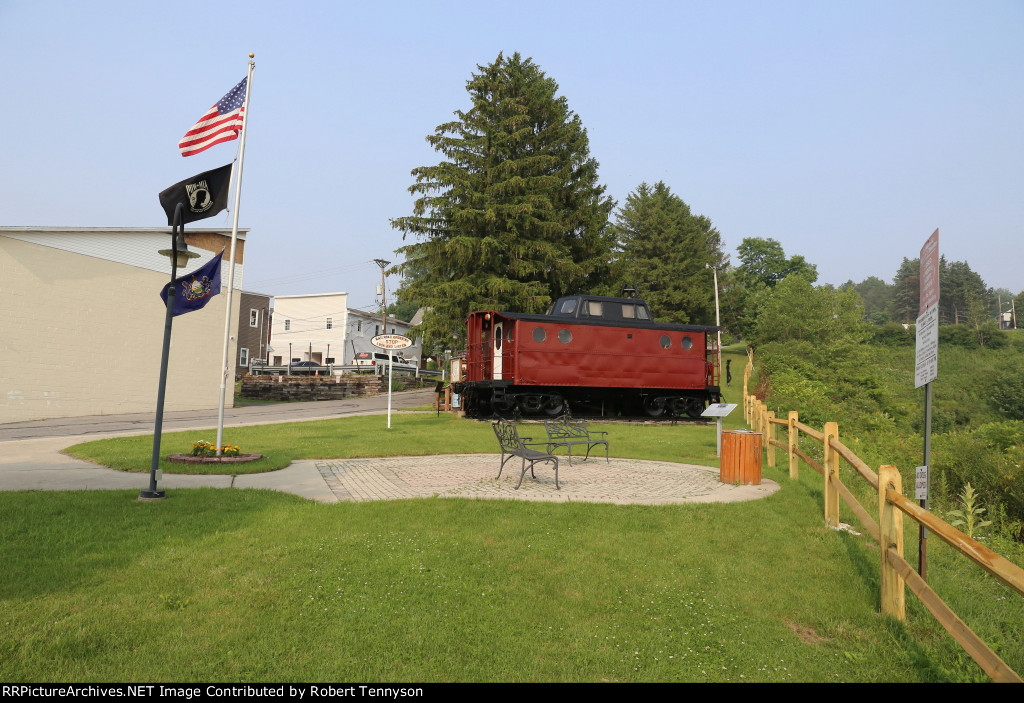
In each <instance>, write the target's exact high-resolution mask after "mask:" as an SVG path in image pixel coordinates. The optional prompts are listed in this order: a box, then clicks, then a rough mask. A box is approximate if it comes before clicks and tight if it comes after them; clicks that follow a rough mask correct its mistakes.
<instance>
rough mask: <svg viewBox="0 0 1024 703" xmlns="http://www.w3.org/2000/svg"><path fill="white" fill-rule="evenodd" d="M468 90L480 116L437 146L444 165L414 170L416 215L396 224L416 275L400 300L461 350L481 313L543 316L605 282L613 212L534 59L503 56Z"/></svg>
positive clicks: (441, 339)
mask: <svg viewBox="0 0 1024 703" xmlns="http://www.w3.org/2000/svg"><path fill="white" fill-rule="evenodd" d="M477 69H478V70H479V73H476V74H473V75H472V77H471V78H470V80H469V81H468V82H467V84H466V90H467V92H468V93H469V95H470V99H471V102H472V106H471V107H470V109H469V110H468V111H462V110H458V111H456V112H455V116H456V118H457V119H456V120H454V121H452V122H447V123H445V124H442V125H439V126H438V127H437V128H436V129H435V130H434V134H432V135H430V136H428V137H427V141H428V142H429V143H430V145H431V146H433V147H434V148H435V149H436V150H437V151H439V152H441V154H443V156H444V160H443V161H441V162H440V163H439V164H437V165H435V166H422V167H420V168H416V169H414V170H413V172H412V174H413V176H415V178H416V183H415V184H414V185H412V186H411V187H410V188H409V191H410V192H411V193H413V194H414V195H416V196H418V197H417V200H416V201H415V204H414V207H413V214H412V215H410V216H407V217H399V218H396V219H394V220H392V221H391V224H392V226H393V227H395V228H396V229H399V230H401V231H402V233H403V238H404V237H405V236H408V235H410V234H412V235H415V237H416V238H418V239H419V240H420V241H418V242H415V243H412V244H408V245H406V246H404V247H402V248H400V249H399V250H398V251H399V253H402V254H404V255H405V257H406V261H415V262H416V271H412V270H406V269H407V268H409V267H407V266H406V265H400V266H399V267H398V268H399V270H400V271H402V272H403V273H404V274H406V278H405V280H404V281H403V283H402V288H401V290H400V295H401V296H402V297H403V299H406V300H410V301H414V302H415V303H416V304H417V305H419V306H422V307H424V308H427V312H426V314H425V316H424V321H423V325H422V328H421V332H422V333H423V334H424V336H425V337H426V338H427V339H428V343H429V342H434V343H442V344H444V345H445V346H448V345H451V344H452V343H453V341H455V342H456V343H458V340H461V339H462V337H463V335H464V321H465V318H466V316H467V314H468V313H469V312H470V311H471V310H474V309H488V308H496V309H499V310H514V311H518V312H543V311H544V309H545V308H546V307H547V306H548V304H549V303H550V302H551V300H552V299H554V298H557V297H558V296H560V295H563V294H566V293H572V292H578V291H585V290H588V289H589V288H590V287H592V286H594V285H595V283H596V281H599V280H600V279H601V278H602V277H603V276H606V275H607V270H608V264H609V259H610V251H611V238H610V236H609V234H608V233H607V231H606V230H607V224H608V215H609V213H610V212H611V210H612V208H613V207H614V202H613V201H612V200H611V198H609V197H607V196H605V195H604V191H605V188H604V186H602V185H599V184H598V182H597V166H598V164H597V161H595V160H594V159H593V158H592V157H591V156H590V153H589V141H588V139H587V132H586V130H585V129H584V128H583V125H582V123H581V122H580V119H579V117H578V116H577V115H576V114H574V113H573V112H572V111H571V110H569V107H568V104H567V101H566V99H565V98H564V97H560V96H557V95H556V93H557V90H558V84H557V83H555V81H554V80H553V79H551V78H548V77H547V76H545V74H544V72H543V71H541V70H540V68H539V67H537V65H536V64H534V63H533V61H532V60H531V59H523V58H521V57H520V55H519V54H518V53H516V54H513V55H512V56H511V57H510V58H507V59H506V58H505V57H504V56H503V55H502V54H499V55H498V58H497V59H496V60H495V61H494V63H492V64H490V65H488V66H478V67H477Z"/></svg>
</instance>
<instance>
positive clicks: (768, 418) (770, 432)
mask: <svg viewBox="0 0 1024 703" xmlns="http://www.w3.org/2000/svg"><path fill="white" fill-rule="evenodd" d="M774 419H775V411H774V410H769V411H768V413H767V414H766V415H765V419H764V421H765V428H764V429H765V438H764V445H765V446H766V447H768V466H770V467H772V468H773V469H774V468H775V445H774V444H772V440H773V439H775V425H773V424H772V420H774Z"/></svg>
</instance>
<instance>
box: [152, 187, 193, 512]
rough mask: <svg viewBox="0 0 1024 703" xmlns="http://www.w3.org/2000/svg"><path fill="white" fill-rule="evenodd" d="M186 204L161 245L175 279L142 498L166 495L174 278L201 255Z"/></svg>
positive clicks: (170, 292)
mask: <svg viewBox="0 0 1024 703" xmlns="http://www.w3.org/2000/svg"><path fill="white" fill-rule="evenodd" d="M184 209H185V206H184V204H182V203H178V204H177V206H175V208H174V219H173V223H174V224H173V225H172V226H171V248H170V249H161V250H160V251H159V252H158V253H160V254H163V255H164V256H167V257H169V258H170V260H171V283H170V285H169V286H168V287H167V311H166V316H165V317H164V346H163V351H162V352H161V355H160V385H159V388H158V390H157V394H156V425H155V427H154V429H153V460H152V462H151V463H150V465H149V488H148V489H143V490H142V491H140V492H139V498H141V499H148V500H157V499H160V498H163V497H164V492H163V491H162V490H159V489H158V488H157V487H156V482H157V480H158V479H159V478H162V474H161V472H160V438H161V433H162V432H163V424H164V395H165V391H166V390H167V359H168V357H169V356H170V352H171V322H172V321H173V320H174V296H175V295H176V294H177V292H176V291H175V288H176V286H175V285H174V279H175V278H177V277H178V267H179V266H180V267H182V268H184V267H185V266H187V265H188V260H189V259H195V258H198V257H199V254H196V253H195V252H192V251H189V250H188V245H187V244H186V243H185V224H184V223H183V222H182V221H181V220H182V213H183V212H184Z"/></svg>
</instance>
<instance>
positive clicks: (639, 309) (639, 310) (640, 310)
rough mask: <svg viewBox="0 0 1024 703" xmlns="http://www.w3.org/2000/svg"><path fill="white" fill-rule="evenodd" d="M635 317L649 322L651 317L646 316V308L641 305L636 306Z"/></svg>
mask: <svg viewBox="0 0 1024 703" xmlns="http://www.w3.org/2000/svg"><path fill="white" fill-rule="evenodd" d="M636 317H637V319H638V320H650V319H651V316H650V315H648V314H647V308H646V307H645V306H643V305H637V306H636Z"/></svg>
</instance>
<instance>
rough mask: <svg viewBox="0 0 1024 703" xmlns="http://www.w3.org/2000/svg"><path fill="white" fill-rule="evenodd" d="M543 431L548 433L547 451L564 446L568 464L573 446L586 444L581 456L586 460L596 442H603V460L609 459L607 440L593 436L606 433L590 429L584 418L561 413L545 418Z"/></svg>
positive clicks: (605, 433) (570, 460)
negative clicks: (584, 453)
mask: <svg viewBox="0 0 1024 703" xmlns="http://www.w3.org/2000/svg"><path fill="white" fill-rule="evenodd" d="M544 431H545V432H547V435H548V441H547V442H546V445H547V450H548V452H552V451H554V450H555V449H557V448H558V447H565V450H566V452H567V453H568V455H569V465H570V466H571V465H572V448H573V447H575V446H586V448H587V454H586V456H585V457H583V461H586V460H587V459H589V458H590V450H591V449H593V448H594V447H595V446H596V445H598V444H603V445H604V458H605V461H610V459H609V458H608V440H607V439H600V438H597V437H595V436H594V435H607V434H608V433H607V432H601V431H599V430H592V429H590V428H589V427H587V421H586V420H573V419H572V418H571V417H569V416H568V415H563V416H561V417H559V418H556V419H554V420H545V421H544Z"/></svg>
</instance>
